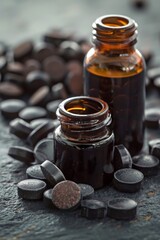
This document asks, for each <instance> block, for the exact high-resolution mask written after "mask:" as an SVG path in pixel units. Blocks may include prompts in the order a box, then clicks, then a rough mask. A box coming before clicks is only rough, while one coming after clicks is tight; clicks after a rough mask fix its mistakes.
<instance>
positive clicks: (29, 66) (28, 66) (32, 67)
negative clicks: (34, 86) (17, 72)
mask: <svg viewBox="0 0 160 240" xmlns="http://www.w3.org/2000/svg"><path fill="white" fill-rule="evenodd" d="M24 67H25V75H27V74H28V73H30V72H33V71H38V70H40V69H41V64H40V63H39V62H38V61H37V60H35V59H28V60H27V61H26V62H25V65H24Z"/></svg>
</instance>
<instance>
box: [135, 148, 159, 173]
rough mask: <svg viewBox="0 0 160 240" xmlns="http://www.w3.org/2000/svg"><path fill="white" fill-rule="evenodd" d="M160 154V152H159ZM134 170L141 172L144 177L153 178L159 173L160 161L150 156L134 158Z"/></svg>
mask: <svg viewBox="0 0 160 240" xmlns="http://www.w3.org/2000/svg"><path fill="white" fill-rule="evenodd" d="M159 152H160V151H159ZM132 160H133V165H132V166H133V168H134V169H137V170H139V171H141V172H142V173H143V174H144V176H153V175H157V173H158V165H159V159H158V158H157V157H155V156H152V155H148V154H141V155H137V156H134V157H133V158H132Z"/></svg>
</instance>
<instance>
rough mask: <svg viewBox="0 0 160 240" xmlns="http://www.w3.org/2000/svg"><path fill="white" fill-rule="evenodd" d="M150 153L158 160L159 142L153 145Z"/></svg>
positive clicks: (159, 155)
mask: <svg viewBox="0 0 160 240" xmlns="http://www.w3.org/2000/svg"><path fill="white" fill-rule="evenodd" d="M151 154H152V155H153V156H155V157H156V158H158V159H159V160H160V143H157V144H156V145H154V146H153V148H152V150H151Z"/></svg>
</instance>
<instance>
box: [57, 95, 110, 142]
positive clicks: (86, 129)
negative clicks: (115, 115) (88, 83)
mask: <svg viewBox="0 0 160 240" xmlns="http://www.w3.org/2000/svg"><path fill="white" fill-rule="evenodd" d="M56 114H57V118H58V120H59V121H60V124H61V132H62V134H63V135H64V136H65V137H67V138H68V139H69V140H71V141H74V142H79V143H82V142H83V143H84V142H94V141H97V140H101V139H103V138H104V137H106V136H109V135H110V130H109V127H108V125H109V124H110V123H111V114H110V111H109V107H108V104H107V103H106V102H104V101H103V100H100V99H98V98H91V97H85V96H80V97H72V98H68V99H66V100H64V101H63V102H62V103H61V104H60V105H59V108H58V109H57V112H56Z"/></svg>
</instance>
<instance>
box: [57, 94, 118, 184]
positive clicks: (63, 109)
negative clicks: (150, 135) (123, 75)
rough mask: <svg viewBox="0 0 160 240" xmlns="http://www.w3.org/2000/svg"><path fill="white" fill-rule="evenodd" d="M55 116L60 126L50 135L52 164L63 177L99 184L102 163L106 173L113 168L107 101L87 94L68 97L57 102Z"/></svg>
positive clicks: (102, 180) (112, 136) (102, 176)
mask: <svg viewBox="0 0 160 240" xmlns="http://www.w3.org/2000/svg"><path fill="white" fill-rule="evenodd" d="M57 118H58V119H59V120H60V126H59V127H58V128H57V129H56V130H55V136H54V153H55V163H56V165H57V166H58V167H59V168H60V169H61V170H62V171H63V173H64V175H65V177H66V179H70V180H73V181H75V182H77V183H88V184H90V185H92V186H93V187H94V188H101V187H103V186H104V180H106V171H105V172H104V166H105V170H106V167H107V168H108V173H110V169H113V167H112V151H113V143H114V135H113V133H112V130H111V129H110V124H111V114H110V112H109V108H108V104H107V103H105V102H104V101H102V100H100V99H97V98H91V97H84V96H80V97H73V98H68V99H66V100H64V101H63V102H62V103H61V104H60V105H59V108H58V110H57ZM110 180H111V179H110V176H109V177H108V181H110ZM105 182H106V181H105Z"/></svg>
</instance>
